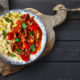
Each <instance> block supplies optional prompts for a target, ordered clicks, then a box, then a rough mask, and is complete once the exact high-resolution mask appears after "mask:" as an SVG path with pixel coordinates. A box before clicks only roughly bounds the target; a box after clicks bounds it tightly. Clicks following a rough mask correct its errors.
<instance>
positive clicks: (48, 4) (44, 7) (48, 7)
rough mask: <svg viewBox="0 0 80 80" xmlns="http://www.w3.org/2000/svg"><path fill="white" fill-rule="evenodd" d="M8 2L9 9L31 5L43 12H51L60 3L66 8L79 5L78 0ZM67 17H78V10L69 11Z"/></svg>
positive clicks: (21, 0) (15, 0) (17, 0)
mask: <svg viewBox="0 0 80 80" xmlns="http://www.w3.org/2000/svg"><path fill="white" fill-rule="evenodd" d="M9 3H10V9H16V8H21V9H23V8H26V7H32V8H35V9H38V10H39V11H40V12H42V13H45V14H53V11H52V8H53V7H54V6H55V5H57V4H60V3H61V4H64V5H65V6H66V7H67V8H78V7H80V1H79V0H38V1H37V0H9ZM75 4H77V5H75ZM68 19H80V12H74V13H72V12H69V13H68Z"/></svg>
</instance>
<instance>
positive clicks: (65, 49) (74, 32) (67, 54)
mask: <svg viewBox="0 0 80 80" xmlns="http://www.w3.org/2000/svg"><path fill="white" fill-rule="evenodd" d="M59 3H62V4H64V5H65V6H66V7H67V8H77V7H80V0H10V1H9V4H10V9H16V8H22V9H24V8H26V7H32V8H35V9H38V10H39V11H40V12H42V13H45V14H50V15H51V14H53V12H52V8H53V7H54V6H55V5H57V4H59ZM55 32H56V42H55V46H54V48H53V50H52V51H51V53H50V54H49V55H48V56H45V57H44V58H42V59H41V60H39V61H38V62H36V63H34V64H33V65H31V66H28V67H26V68H25V69H23V70H22V71H21V72H19V73H16V74H13V75H10V76H8V77H6V78H4V77H1V76H0V80H80V13H79V12H74V13H72V12H69V13H68V17H67V20H66V21H65V22H64V23H63V24H61V25H60V26H58V27H56V28H55Z"/></svg>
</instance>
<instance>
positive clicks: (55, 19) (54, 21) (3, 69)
mask: <svg viewBox="0 0 80 80" xmlns="http://www.w3.org/2000/svg"><path fill="white" fill-rule="evenodd" d="M60 8H63V9H65V7H64V6H63V5H61V4H58V5H57V6H55V7H54V8H53V10H55V11H56V12H57V14H56V15H53V16H51V15H45V14H42V13H40V12H39V11H38V10H36V9H33V8H25V9H26V10H29V11H31V12H33V13H34V14H36V15H37V16H39V17H40V19H41V20H42V22H43V23H44V25H45V27H46V30H47V37H48V39H47V44H46V48H45V49H44V52H43V53H42V55H41V56H40V58H41V57H43V56H44V55H46V54H47V53H49V52H50V51H51V49H52V48H53V46H54V42H55V32H54V29H53V28H54V27H55V26H57V25H59V24H61V23H62V22H63V21H64V20H65V19H66V16H67V11H64V10H60ZM40 58H39V59H40ZM22 68H24V66H13V65H10V64H8V63H5V62H3V61H0V73H1V74H2V75H3V76H6V75H9V74H12V73H15V72H18V71H20V70H21V69H22Z"/></svg>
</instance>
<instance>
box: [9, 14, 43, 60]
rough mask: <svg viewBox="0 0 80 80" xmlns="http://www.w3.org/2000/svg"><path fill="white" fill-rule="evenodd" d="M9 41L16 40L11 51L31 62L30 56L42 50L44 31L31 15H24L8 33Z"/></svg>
mask: <svg viewBox="0 0 80 80" xmlns="http://www.w3.org/2000/svg"><path fill="white" fill-rule="evenodd" d="M8 40H14V42H13V43H12V44H11V50H12V51H13V52H16V54H18V55H20V56H21V59H22V60H24V61H29V59H30V55H31V54H32V55H35V54H36V53H37V52H38V51H40V50H41V40H42V30H41V28H40V27H39V25H38V24H37V22H36V21H35V20H34V17H30V15H29V14H23V15H22V16H21V18H20V20H18V21H17V22H16V26H15V27H13V28H12V29H11V32H9V33H8Z"/></svg>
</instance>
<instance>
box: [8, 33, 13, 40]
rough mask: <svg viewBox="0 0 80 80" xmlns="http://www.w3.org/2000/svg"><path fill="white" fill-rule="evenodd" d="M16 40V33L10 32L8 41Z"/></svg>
mask: <svg viewBox="0 0 80 80" xmlns="http://www.w3.org/2000/svg"><path fill="white" fill-rule="evenodd" d="M13 39H14V33H13V32H9V33H8V40H13Z"/></svg>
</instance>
